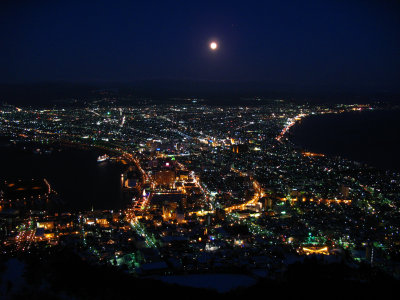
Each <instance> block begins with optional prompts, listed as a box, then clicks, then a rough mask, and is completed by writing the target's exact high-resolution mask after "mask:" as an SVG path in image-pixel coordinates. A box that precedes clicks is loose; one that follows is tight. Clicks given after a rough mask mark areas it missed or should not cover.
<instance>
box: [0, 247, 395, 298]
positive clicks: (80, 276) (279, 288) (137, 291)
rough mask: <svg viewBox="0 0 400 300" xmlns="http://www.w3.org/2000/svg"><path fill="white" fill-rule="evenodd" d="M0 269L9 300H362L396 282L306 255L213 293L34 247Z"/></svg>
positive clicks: (3, 294) (366, 270) (2, 263)
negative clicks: (304, 299)
mask: <svg viewBox="0 0 400 300" xmlns="http://www.w3.org/2000/svg"><path fill="white" fill-rule="evenodd" d="M18 265H22V266H23V271H22V272H20V274H17V275H15V274H14V275H11V276H10V272H9V271H8V270H7V268H9V267H10V266H12V267H15V266H17V268H15V269H18ZM0 270H1V271H0V272H1V273H0V274H1V276H0V278H1V282H0V286H1V294H0V296H1V297H5V298H12V299H27V298H31V299H112V298H113V299H133V298H135V297H137V295H147V296H149V297H157V296H161V297H165V296H173V297H174V298H178V299H181V298H182V299H183V298H187V297H191V296H193V295H196V296H199V297H218V298H219V299H231V298H233V297H240V298H243V297H257V296H259V295H271V293H274V294H275V293H277V294H280V295H281V297H284V298H286V297H296V296H308V295H310V294H314V295H320V296H321V297H324V298H334V297H341V296H346V297H347V296H357V297H365V296H369V295H372V294H371V293H372V292H376V291H380V292H381V293H382V295H384V294H386V293H387V294H390V293H391V292H392V291H394V290H395V288H396V286H397V285H398V284H399V282H398V280H395V279H393V278H392V277H390V276H388V275H386V274H385V273H383V272H382V271H380V270H379V269H375V268H373V267H371V266H369V265H366V264H361V265H360V266H358V267H354V266H353V267H351V266H349V265H347V264H345V263H344V262H340V263H331V264H326V263H323V262H322V260H321V259H319V258H318V257H317V256H312V257H309V258H307V259H306V260H304V262H302V263H299V262H298V263H294V264H292V265H289V267H288V268H287V269H286V270H285V271H284V272H282V274H281V276H280V277H279V278H276V279H275V280H271V279H258V280H257V283H256V284H255V285H252V286H250V287H245V288H243V287H242V288H237V289H234V290H231V291H229V292H226V293H218V292H217V291H215V290H212V289H201V288H193V287H185V286H181V285H174V284H168V283H164V282H162V281H159V280H155V279H151V278H138V277H135V276H133V275H130V274H128V273H126V272H125V271H124V269H123V268H116V267H113V266H106V265H94V264H93V263H90V262H88V261H86V260H85V259H83V258H81V257H80V256H79V255H77V254H76V253H75V252H74V251H72V250H70V249H67V248H61V247H58V248H52V249H51V250H47V251H46V250H43V249H41V250H40V249H36V250H35V249H34V250H33V251H32V253H31V254H27V255H24V256H20V257H18V258H7V257H2V259H1V261H0ZM14 271H15V270H14ZM15 272H18V271H15ZM15 272H14V273H15Z"/></svg>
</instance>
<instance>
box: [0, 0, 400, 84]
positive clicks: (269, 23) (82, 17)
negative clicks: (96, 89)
mask: <svg viewBox="0 0 400 300" xmlns="http://www.w3.org/2000/svg"><path fill="white" fill-rule="evenodd" d="M399 7H400V5H399V2H398V1H384V0H382V1H352V0H347V1H344V0H343V1H333V0H332V1H322V0H319V1H285V0H282V1H276V0H275V1H254V2H253V1H226V2H225V1H210V2H208V1H118V0H115V1H99V0H97V1H73V0H68V1H1V4H0V41H1V47H0V70H1V72H0V82H1V83H28V82H42V81H53V80H54V81H69V82H129V81H134V80H147V79H174V80H206V81H207V80H208V81H239V82H247V81H262V82H266V83H268V84H295V85H306V86H353V85H354V86H361V87H371V86H377V87H380V88H381V87H383V88H386V89H388V90H395V91H398V90H399V89H400V88H399V86H400V80H399V78H400V8H399ZM212 40H213V41H217V42H218V44H219V48H218V50H217V51H211V50H210V48H209V43H210V41H212Z"/></svg>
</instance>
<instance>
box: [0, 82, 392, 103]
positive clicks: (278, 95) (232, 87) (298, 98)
mask: <svg viewBox="0 0 400 300" xmlns="http://www.w3.org/2000/svg"><path fill="white" fill-rule="evenodd" d="M104 97H115V98H118V99H120V98H124V99H130V100H132V101H133V102H134V101H136V100H137V99H142V98H143V97H146V98H149V99H150V98H151V99H153V100H154V101H156V102H157V103H160V102H162V101H164V100H165V101H166V100H167V99H171V98H203V99H206V100H212V101H213V103H218V102H219V101H221V102H222V103H230V102H232V103H241V102H242V101H246V99H247V100H248V99H255V98H263V99H285V100H290V101H295V102H304V101H307V102H330V103H354V102H359V103H361V102H372V101H385V102H396V103H398V102H400V92H396V91H390V90H385V89H384V88H382V87H368V88H361V87H343V86H342V87H332V86H299V85H289V84H270V83H266V82H261V81H249V82H234V81H199V80H197V81H195V80H174V79H154V80H140V81H133V82H92V83H72V82H41V83H26V84H25V83H24V84H23V83H20V84H0V103H4V102H6V103H9V104H19V105H47V104H57V103H60V101H65V100H74V101H76V102H82V103H83V102H85V101H89V100H95V99H101V98H104ZM215 101H216V102H215Z"/></svg>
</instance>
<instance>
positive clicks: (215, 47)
mask: <svg viewBox="0 0 400 300" xmlns="http://www.w3.org/2000/svg"><path fill="white" fill-rule="evenodd" d="M217 48H218V44H217V43H216V42H211V43H210V49H211V50H217Z"/></svg>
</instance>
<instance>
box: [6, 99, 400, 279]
mask: <svg viewBox="0 0 400 300" xmlns="http://www.w3.org/2000/svg"><path fill="white" fill-rule="evenodd" d="M364 109H371V107H370V106H368V105H331V106H318V105H308V104H301V105H300V104H294V103H289V102H285V101H269V102H265V103H262V104H259V105H256V106H232V107H230V106H222V107H218V106H207V105H203V104H179V105H157V106H148V105H144V106H118V105H116V104H113V105H109V106H99V105H98V104H95V103H92V104H88V105H87V107H84V108H75V109H73V108H69V109H49V110H38V109H29V108H24V109H20V108H15V107H11V106H4V107H2V108H1V109H0V134H1V135H4V136H8V137H10V139H11V140H13V141H14V142H15V143H18V142H19V141H35V142H40V143H43V144H49V145H51V144H52V143H59V144H60V143H61V144H74V145H82V146H85V147H96V148H100V149H103V150H104V151H107V152H108V153H110V155H114V156H118V157H119V159H120V160H124V162H126V163H127V164H128V165H129V166H130V168H131V170H134V172H131V174H130V175H129V176H128V174H122V178H123V180H124V188H125V189H128V190H129V191H130V192H131V193H132V195H133V197H132V203H130V204H129V205H128V206H127V207H126V209H124V210H120V211H111V210H109V211H87V212H79V213H77V212H64V213H51V212H48V211H44V210H43V211H41V212H40V213H37V212H36V213H32V212H31V213H26V214H24V215H17V216H7V217H5V216H6V214H7V211H6V210H3V211H1V212H0V215H1V217H2V218H1V221H2V228H6V230H4V229H2V231H1V235H2V241H3V244H2V249H3V250H2V251H3V252H4V253H6V252H9V253H16V252H18V251H26V249H29V247H33V246H34V245H40V244H46V245H63V246H66V247H67V246H68V247H73V248H74V249H77V250H78V252H79V253H80V254H81V255H82V256H85V257H86V258H90V259H92V260H93V261H94V262H97V263H107V264H112V265H118V266H120V267H121V268H126V269H127V270H128V271H129V272H132V273H136V274H146V275H148V274H181V273H198V272H222V271H223V272H247V273H251V274H253V275H254V276H264V277H265V276H270V277H276V276H278V274H280V273H281V272H282V270H284V269H285V268H286V266H287V265H288V264H290V263H293V262H295V261H301V260H303V259H304V257H306V256H307V255H316V256H324V259H325V260H326V261H346V262H348V263H351V264H353V263H354V262H361V261H363V262H366V263H368V264H372V265H374V266H378V267H380V268H382V269H383V270H385V271H387V272H388V273H390V274H392V275H395V276H399V274H400V273H399V271H400V261H399V260H398V257H399V255H398V254H399V251H400V238H399V227H400V223H399V222H398V221H397V220H399V200H400V188H399V186H400V185H399V182H400V175H399V174H397V173H394V172H389V171H385V170H376V169H374V168H371V167H369V166H365V165H362V164H360V163H357V162H353V161H349V160H346V159H343V158H340V157H328V156H325V155H323V154H319V153H312V152H307V151H304V150H302V149H299V148H298V147H297V146H296V145H294V144H293V143H292V142H291V141H290V139H289V138H288V135H289V134H290V128H291V127H292V126H293V125H294V124H296V122H299V121H301V120H302V119H303V118H305V117H307V116H310V115H314V114H325V113H343V112H349V111H354V110H357V111H358V110H364ZM132 174H134V175H132ZM16 218H18V220H17V221H16ZM9 220H13V222H12V223H10V221H9ZM10 224H12V225H10Z"/></svg>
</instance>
